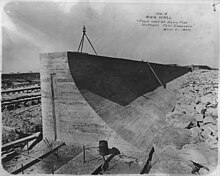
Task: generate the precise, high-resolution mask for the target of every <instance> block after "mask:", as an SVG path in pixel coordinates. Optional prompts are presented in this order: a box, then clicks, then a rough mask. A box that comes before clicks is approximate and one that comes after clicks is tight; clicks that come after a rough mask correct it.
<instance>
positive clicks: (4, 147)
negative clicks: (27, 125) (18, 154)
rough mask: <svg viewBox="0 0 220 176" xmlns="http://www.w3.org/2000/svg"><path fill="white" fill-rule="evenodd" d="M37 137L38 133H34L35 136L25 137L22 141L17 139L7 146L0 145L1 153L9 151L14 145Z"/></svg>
mask: <svg viewBox="0 0 220 176" xmlns="http://www.w3.org/2000/svg"><path fill="white" fill-rule="evenodd" d="M39 135H40V132H38V133H35V134H33V135H31V136H27V137H25V138H22V139H18V140H16V141H12V142H9V143H7V144H4V145H2V151H4V150H8V149H10V148H12V147H13V146H14V145H16V144H19V143H23V142H26V141H31V140H34V139H37V137H38V136H39Z"/></svg>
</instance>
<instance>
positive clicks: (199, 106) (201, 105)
mask: <svg viewBox="0 0 220 176" xmlns="http://www.w3.org/2000/svg"><path fill="white" fill-rule="evenodd" d="M203 109H206V107H205V105H203V104H201V103H200V104H198V105H196V111H197V112H198V113H200V114H201V112H202V110H203Z"/></svg>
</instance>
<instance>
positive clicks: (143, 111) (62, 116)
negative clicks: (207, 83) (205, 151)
mask: <svg viewBox="0 0 220 176" xmlns="http://www.w3.org/2000/svg"><path fill="white" fill-rule="evenodd" d="M40 57H41V90H42V113H43V114H42V115H43V135H44V137H46V138H48V139H50V140H62V141H65V142H67V143H77V144H83V145H87V146H93V147H95V146H98V141H99V140H101V139H105V140H108V141H109V146H110V147H111V146H112V147H117V148H118V149H119V150H120V151H122V152H124V153H126V154H130V155H133V153H139V152H141V151H146V150H147V149H148V147H149V143H150V141H151V140H152V138H153V136H154V135H155V133H156V131H157V130H158V129H160V128H161V127H162V126H163V123H164V120H165V115H166V113H168V112H169V111H171V110H172V108H173V106H174V104H175V93H176V92H178V87H179V86H181V85H182V82H183V80H184V77H183V76H182V75H184V74H186V73H187V72H188V71H189V70H188V69H187V68H184V67H174V66H169V65H160V64H151V66H152V68H153V69H154V70H155V72H156V74H157V75H158V76H159V77H160V78H161V81H162V82H163V84H166V90H165V89H164V88H162V87H159V86H160V84H159V82H158V81H157V79H156V78H155V76H154V75H153V73H152V71H151V70H150V68H149V67H148V66H147V63H142V62H137V61H130V60H123V59H114V58H108V57H101V56H98V57H97V56H93V55H87V54H80V53H71V52H60V53H50V54H41V56H40ZM53 73H55V75H54V76H53V79H51V74H53ZM174 79H175V80H174ZM172 80H174V81H172ZM51 81H52V82H51ZM51 86H52V87H54V89H53V91H54V100H53V98H52V97H53V96H52V89H51ZM53 113H54V114H53Z"/></svg>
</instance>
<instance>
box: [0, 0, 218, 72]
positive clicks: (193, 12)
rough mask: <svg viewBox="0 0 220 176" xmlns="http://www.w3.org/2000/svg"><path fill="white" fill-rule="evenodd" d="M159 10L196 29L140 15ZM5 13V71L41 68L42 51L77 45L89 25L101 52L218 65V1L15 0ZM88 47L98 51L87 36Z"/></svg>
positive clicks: (71, 47)
mask: <svg viewBox="0 0 220 176" xmlns="http://www.w3.org/2000/svg"><path fill="white" fill-rule="evenodd" d="M127 2H128V1H127ZM157 12H159V13H167V14H168V15H169V16H170V17H171V18H172V20H173V21H180V20H182V21H187V24H190V25H192V27H191V31H190V32H186V31H182V32H181V31H177V32H174V31H164V30H163V29H162V28H161V27H147V26H142V25H141V23H140V22H138V21H137V20H138V19H145V18H146V16H150V15H154V14H155V13H157ZM2 15H3V21H2V22H3V24H2V25H3V28H2V46H3V47H2V58H3V63H2V69H3V72H5V73H7V72H28V71H39V68H40V65H39V54H40V53H48V52H59V51H76V50H77V49H78V45H79V42H80V39H81V37H82V26H83V25H86V28H87V35H88V37H89V39H90V40H91V42H92V44H93V46H94V47H95V49H96V51H97V52H98V54H99V55H105V56H113V57H120V58H128V59H133V60H149V61H150V62H159V63H172V64H180V65H190V64H206V65H209V66H211V67H214V66H215V67H216V66H217V54H216V52H217V49H216V47H217V42H216V26H217V24H216V12H214V11H213V7H212V3H178V4H177V3H175V4H174V3H105V2H104V1H103V2H102V3H95V2H89V1H88V2H83V3H82V2H77V1H75V2H73V3H70V2H67V3H64V2H63V3H55V2H11V3H7V4H6V5H5V6H4V8H3V13H2ZM85 42H86V41H85ZM83 50H84V51H85V52H88V53H92V54H93V51H92V49H91V48H90V47H89V45H88V44H87V42H86V43H85V45H84V49H83Z"/></svg>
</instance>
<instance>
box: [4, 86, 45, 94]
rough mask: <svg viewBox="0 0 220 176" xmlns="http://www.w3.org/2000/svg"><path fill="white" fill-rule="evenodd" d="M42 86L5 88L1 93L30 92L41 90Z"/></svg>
mask: <svg viewBox="0 0 220 176" xmlns="http://www.w3.org/2000/svg"><path fill="white" fill-rule="evenodd" d="M40 89H41V87H40V86H34V87H27V88H22V89H10V90H3V91H2V92H1V94H2V95H3V94H5V95H9V94H11V93H16V92H18V93H19V92H30V91H34V90H39V91H40Z"/></svg>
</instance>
